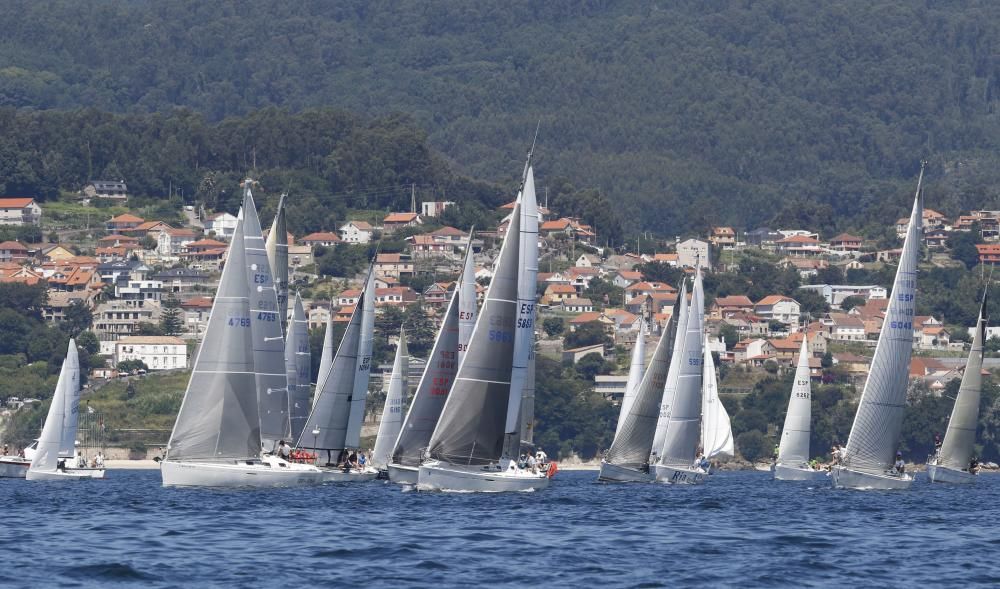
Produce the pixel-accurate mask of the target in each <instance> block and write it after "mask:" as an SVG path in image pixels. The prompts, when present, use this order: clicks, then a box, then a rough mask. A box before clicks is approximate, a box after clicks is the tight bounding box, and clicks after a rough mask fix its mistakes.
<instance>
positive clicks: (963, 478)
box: [927, 463, 976, 485]
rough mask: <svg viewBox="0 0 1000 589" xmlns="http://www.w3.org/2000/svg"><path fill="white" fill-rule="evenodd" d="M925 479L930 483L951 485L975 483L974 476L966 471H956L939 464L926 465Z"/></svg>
mask: <svg viewBox="0 0 1000 589" xmlns="http://www.w3.org/2000/svg"><path fill="white" fill-rule="evenodd" d="M927 477H928V478H930V480H931V482H932V483H953V484H956V485H962V484H966V485H967V484H969V483H974V482H976V475H974V474H972V473H971V472H969V471H967V470H956V469H954V468H948V467H947V466H941V465H939V464H929V463H928V465H927Z"/></svg>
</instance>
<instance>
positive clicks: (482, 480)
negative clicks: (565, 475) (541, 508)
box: [417, 462, 549, 493]
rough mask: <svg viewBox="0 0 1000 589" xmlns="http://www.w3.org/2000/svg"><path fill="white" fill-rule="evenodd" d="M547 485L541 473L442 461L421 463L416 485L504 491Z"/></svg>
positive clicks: (540, 487) (462, 489) (450, 489)
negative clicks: (489, 468)
mask: <svg viewBox="0 0 1000 589" xmlns="http://www.w3.org/2000/svg"><path fill="white" fill-rule="evenodd" d="M548 486H549V478H548V477H547V476H545V474H543V473H539V474H535V473H532V472H528V471H524V470H520V469H509V470H506V471H496V470H485V469H484V468H483V467H480V466H455V465H451V464H446V463H443V462H429V463H426V464H422V465H420V474H419V475H418V479H417V488H418V489H420V490H421V491H459V492H467V493H503V492H509V491H539V490H541V489H545V488H547V487H548Z"/></svg>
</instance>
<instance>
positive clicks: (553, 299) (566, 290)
mask: <svg viewBox="0 0 1000 589" xmlns="http://www.w3.org/2000/svg"><path fill="white" fill-rule="evenodd" d="M572 298H576V288H574V287H573V286H572V285H569V284H550V285H548V286H546V287H545V293H544V294H542V300H541V302H542V303H543V304H547V305H558V304H561V303H562V301H564V300H566V299H572Z"/></svg>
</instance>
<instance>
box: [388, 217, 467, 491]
mask: <svg viewBox="0 0 1000 589" xmlns="http://www.w3.org/2000/svg"><path fill="white" fill-rule="evenodd" d="M476 311H477V307H476V277H475V269H474V266H473V260H472V232H470V233H469V249H468V250H466V252H465V261H464V263H463V269H462V274H461V275H460V276H459V278H458V284H457V285H456V287H455V289H454V291H453V292H452V294H451V300H449V301H448V308H447V310H446V311H445V313H444V318H443V319H442V321H441V327H440V328H439V329H438V334H437V337H436V338H435V339H434V347H433V348H432V349H431V353H430V356H428V358H427V364H426V365H425V366H424V373H423V374H422V375H421V376H420V382H419V383H418V384H417V389H416V391H414V393H413V400H412V401H411V402H410V408H409V410H408V411H407V412H406V417H405V418H404V420H403V425H402V427H401V429H400V431H399V438H398V439H397V440H396V444H395V447H394V448H393V451H392V460H391V462H390V463H389V480H391V481H392V482H394V483H400V484H407V485H416V484H417V476H418V469H419V467H420V462H421V460H422V459H423V455H424V452H426V451H427V447H428V445H429V444H430V440H431V434H432V433H433V432H434V428H435V426H437V422H438V418H439V417H441V409H442V408H443V407H444V402H445V400H446V399H447V398H448V391H449V390H450V389H451V383H452V382H453V381H454V380H455V374H456V373H457V372H458V365H459V364H460V363H461V362H462V359H463V358H464V357H465V351H466V350H467V349H468V347H469V340H470V339H471V337H472V330H473V328H474V327H475V325H476Z"/></svg>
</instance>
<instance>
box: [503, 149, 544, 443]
mask: <svg viewBox="0 0 1000 589" xmlns="http://www.w3.org/2000/svg"><path fill="white" fill-rule="evenodd" d="M519 200H520V203H521V207H520V209H519V213H520V214H519V215H518V217H516V218H514V217H512V218H511V224H513V223H514V222H515V220H516V221H517V222H518V223H519V225H520V230H519V232H518V240H519V243H518V262H517V264H518V277H517V310H516V313H517V321H516V323H515V324H514V357H513V367H512V370H511V377H510V394H509V395H508V397H507V424H506V427H505V430H504V431H505V432H506V433H507V435H508V436H512V438H511V439H512V440H513V441H514V442H516V443H517V445H518V447H517V448H512V450H513V452H512V456H514V457H517V455H518V453H519V446H520V439H521V438H520V431H519V430H520V428H521V412H522V411H521V410H522V408H521V399H522V396H523V394H524V387H525V385H526V384H527V380H528V357H529V355H530V354H531V350H532V349H533V348H534V345H535V296H536V294H537V290H538V285H537V276H538V205H537V203H536V201H535V177H534V173H533V172H532V169H531V166H530V165H529V166H528V171H527V173H526V174H525V179H524V186H523V187H522V189H521V198H520V199H519Z"/></svg>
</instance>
